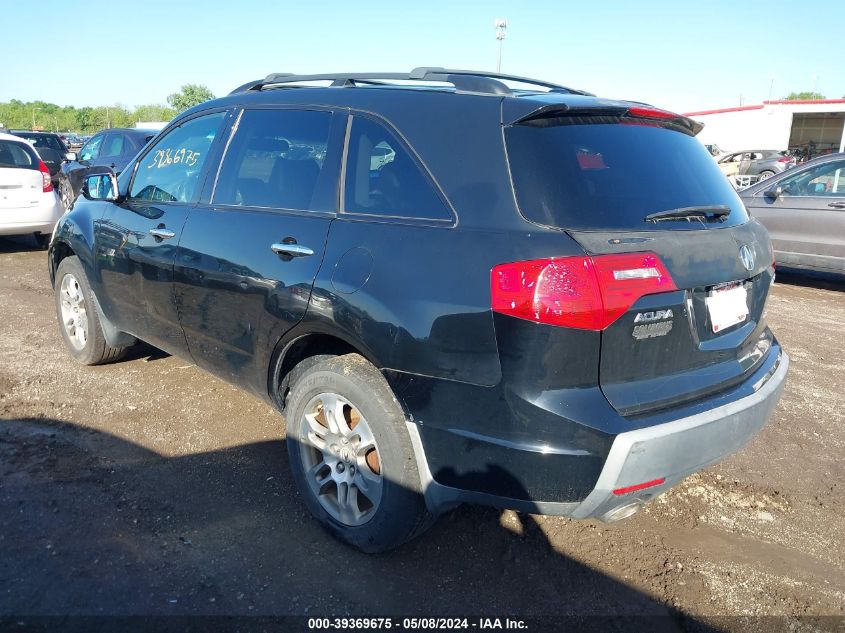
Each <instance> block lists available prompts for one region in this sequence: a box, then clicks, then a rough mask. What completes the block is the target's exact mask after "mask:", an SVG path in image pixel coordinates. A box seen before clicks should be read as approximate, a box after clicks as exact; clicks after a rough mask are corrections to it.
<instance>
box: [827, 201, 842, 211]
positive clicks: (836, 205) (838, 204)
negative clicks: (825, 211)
mask: <svg viewBox="0 0 845 633" xmlns="http://www.w3.org/2000/svg"><path fill="white" fill-rule="evenodd" d="M827 206H829V207H833V208H834V209H845V202H831V203H830V204H829V205H827Z"/></svg>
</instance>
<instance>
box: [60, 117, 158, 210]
mask: <svg viewBox="0 0 845 633" xmlns="http://www.w3.org/2000/svg"><path fill="white" fill-rule="evenodd" d="M155 135H156V131H155V130H143V129H134V128H112V129H108V130H102V131H100V132H97V133H96V134H95V135H94V136H92V137H91V138H90V139H89V140H88V141H87V142H86V143H85V145H83V146H82V149H80V150H79V153H78V154H77V153H74V152H71V154H70V157H69V158H70V160H69V161H68V162H66V163H65V164H64V165H63V166H62V170H61V172H62V173H61V175H60V178H59V182H58V186H57V191H58V192H59V197H60V198H61V199H62V204H63V205H65V208H66V209H67V208H69V207H70V205H71V204H72V203H73V201H74V200H76V198H77V197H78V196H79V191H80V189H81V188H82V180H83V179H84V178H85V175H86V174H87V173H88V172H89V170H90V169H91V168H93V167H102V166H107V167H109V168H110V169H111V170H112V171H114V173H115V174H119V173H120V172H121V171H122V170H123V169H124V167H126V165H127V164H128V163H129V161H130V160H132V158H133V157H134V156H135V155H136V154H137V153H138V152H139V151H140V150H141V149H142V148H143V147H144V146H145V145H146V144H147V143H149V141H150V139H151V138H152V137H153V136H155Z"/></svg>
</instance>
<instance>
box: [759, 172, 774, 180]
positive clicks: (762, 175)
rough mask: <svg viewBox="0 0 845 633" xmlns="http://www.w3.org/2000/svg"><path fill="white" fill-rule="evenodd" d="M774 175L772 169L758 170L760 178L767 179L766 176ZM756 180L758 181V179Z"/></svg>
mask: <svg viewBox="0 0 845 633" xmlns="http://www.w3.org/2000/svg"><path fill="white" fill-rule="evenodd" d="M774 175H775V172H773V171H768V170H766V171H761V172H760V180H766V179H768V178H771V177H772V176H774ZM758 182H759V181H758Z"/></svg>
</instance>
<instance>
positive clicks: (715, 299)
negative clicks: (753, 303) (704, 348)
mask: <svg viewBox="0 0 845 633" xmlns="http://www.w3.org/2000/svg"><path fill="white" fill-rule="evenodd" d="M704 301H705V303H706V304H707V312H708V314H709V315H710V325H711V327H712V328H713V332H721V331H722V330H725V329H727V328H729V327H731V326H732V325H736V324H737V323H742V322H743V321H745V320H746V319H747V318H748V292H746V290H745V286H743V285H742V283H741V282H735V283H731V284H727V285H724V286H718V287H716V288H713V289H712V290H711V291H710V292H709V293H707V297H706V298H705V299H704Z"/></svg>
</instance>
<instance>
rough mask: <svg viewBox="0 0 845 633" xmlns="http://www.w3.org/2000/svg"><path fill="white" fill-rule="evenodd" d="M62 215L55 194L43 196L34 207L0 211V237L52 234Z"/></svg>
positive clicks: (60, 206) (60, 205) (59, 202)
mask: <svg viewBox="0 0 845 633" xmlns="http://www.w3.org/2000/svg"><path fill="white" fill-rule="evenodd" d="M63 213H64V211H63V209H62V203H61V201H60V200H59V198H58V196H56V194H55V193H50V194H49V195H47V194H45V195H44V196H43V199H42V200H41V201H40V202H39V204H38V205H36V206H34V207H25V208H20V209H16V208H12V209H0V235H26V234H28V233H45V234H49V233H52V232H53V227H55V226H56V222H58V221H59V219H60V218H61V217H62V214H63Z"/></svg>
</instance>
